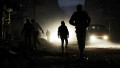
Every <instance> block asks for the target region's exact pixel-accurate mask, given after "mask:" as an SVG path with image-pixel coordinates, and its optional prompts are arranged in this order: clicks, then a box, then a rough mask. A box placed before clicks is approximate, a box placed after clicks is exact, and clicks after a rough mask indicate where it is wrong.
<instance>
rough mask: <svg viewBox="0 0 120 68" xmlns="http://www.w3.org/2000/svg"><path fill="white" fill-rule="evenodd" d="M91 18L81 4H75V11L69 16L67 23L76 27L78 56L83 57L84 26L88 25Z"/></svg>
mask: <svg viewBox="0 0 120 68" xmlns="http://www.w3.org/2000/svg"><path fill="white" fill-rule="evenodd" d="M90 22H91V19H90V17H89V16H88V13H87V12H85V11H83V10H82V5H77V11H76V12H74V13H73V15H72V16H71V18H70V20H69V23H70V24H71V25H73V26H75V28H76V35H77V40H78V46H79V50H80V58H82V59H83V58H84V48H85V39H86V28H87V27H88V26H89V25H90Z"/></svg>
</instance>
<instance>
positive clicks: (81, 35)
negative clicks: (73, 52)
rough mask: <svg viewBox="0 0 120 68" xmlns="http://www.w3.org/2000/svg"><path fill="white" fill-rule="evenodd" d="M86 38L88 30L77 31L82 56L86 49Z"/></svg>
mask: <svg viewBox="0 0 120 68" xmlns="http://www.w3.org/2000/svg"><path fill="white" fill-rule="evenodd" d="M85 38H86V32H85V31H80V32H78V33H77V40H78V47H79V50H80V57H81V58H82V57H84V49H85Z"/></svg>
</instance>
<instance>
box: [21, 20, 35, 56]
mask: <svg viewBox="0 0 120 68" xmlns="http://www.w3.org/2000/svg"><path fill="white" fill-rule="evenodd" d="M32 32H33V25H32V24H31V23H30V21H29V19H26V23H25V24H24V26H23V29H22V35H23V34H24V40H25V45H26V50H27V51H28V53H29V54H30V52H31V36H32Z"/></svg>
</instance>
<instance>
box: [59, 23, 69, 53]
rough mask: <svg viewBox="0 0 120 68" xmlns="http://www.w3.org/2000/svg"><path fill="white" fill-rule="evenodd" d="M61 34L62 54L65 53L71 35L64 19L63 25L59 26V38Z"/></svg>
mask: <svg viewBox="0 0 120 68" xmlns="http://www.w3.org/2000/svg"><path fill="white" fill-rule="evenodd" d="M59 36H60V38H61V47H62V54H64V52H65V51H66V49H67V46H68V37H69V31H68V29H67V26H66V25H65V22H64V21H61V26H59V28H58V38H59ZM64 40H65V42H66V46H65V51H64Z"/></svg>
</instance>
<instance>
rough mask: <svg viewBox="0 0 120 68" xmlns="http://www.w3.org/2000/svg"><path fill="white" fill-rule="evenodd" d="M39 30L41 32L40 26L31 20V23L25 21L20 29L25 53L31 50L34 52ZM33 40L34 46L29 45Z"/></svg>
mask: <svg viewBox="0 0 120 68" xmlns="http://www.w3.org/2000/svg"><path fill="white" fill-rule="evenodd" d="M38 29H40V30H41V31H42V33H44V32H43V30H42V28H41V26H40V25H39V24H38V23H37V22H35V20H34V19H32V20H31V21H30V20H29V19H26V23H25V24H24V26H23V29H22V35H23V34H24V41H25V45H26V46H25V47H26V51H28V53H30V52H31V50H32V49H34V50H36V48H37V46H36V43H37V42H38V35H39V30H38ZM32 38H33V40H34V45H33V46H32V45H31V40H32Z"/></svg>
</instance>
